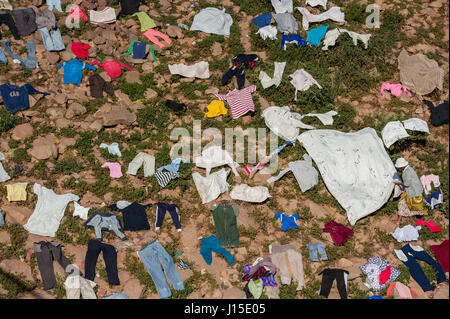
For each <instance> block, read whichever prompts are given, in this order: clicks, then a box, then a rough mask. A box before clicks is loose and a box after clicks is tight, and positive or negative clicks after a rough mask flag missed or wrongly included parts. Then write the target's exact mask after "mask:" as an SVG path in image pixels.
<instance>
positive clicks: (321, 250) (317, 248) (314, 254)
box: [307, 242, 328, 261]
mask: <svg viewBox="0 0 450 319" xmlns="http://www.w3.org/2000/svg"><path fill="white" fill-rule="evenodd" d="M307 248H308V250H309V259H311V261H319V258H318V257H319V256H318V254H320V260H328V256H327V252H326V251H325V247H324V246H323V245H322V243H319V242H317V243H315V244H311V243H309V244H308V246H307Z"/></svg>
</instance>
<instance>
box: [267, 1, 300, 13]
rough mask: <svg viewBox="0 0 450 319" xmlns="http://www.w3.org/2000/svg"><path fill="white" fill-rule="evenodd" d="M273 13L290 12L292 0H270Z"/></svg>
mask: <svg viewBox="0 0 450 319" xmlns="http://www.w3.org/2000/svg"><path fill="white" fill-rule="evenodd" d="M271 2H272V6H273V8H274V9H275V13H286V12H288V13H292V12H293V11H294V5H293V3H292V0H271Z"/></svg>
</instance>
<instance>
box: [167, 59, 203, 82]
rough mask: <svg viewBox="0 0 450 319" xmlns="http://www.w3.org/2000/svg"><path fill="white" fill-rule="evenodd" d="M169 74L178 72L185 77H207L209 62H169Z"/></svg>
mask: <svg viewBox="0 0 450 319" xmlns="http://www.w3.org/2000/svg"><path fill="white" fill-rule="evenodd" d="M168 67H169V71H170V74H179V75H182V76H184V77H187V78H199V79H208V78H209V63H208V62H206V61H201V62H198V63H195V64H193V65H185V64H181V63H180V64H169V65H168Z"/></svg>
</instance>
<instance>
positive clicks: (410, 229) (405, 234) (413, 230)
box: [391, 225, 422, 243]
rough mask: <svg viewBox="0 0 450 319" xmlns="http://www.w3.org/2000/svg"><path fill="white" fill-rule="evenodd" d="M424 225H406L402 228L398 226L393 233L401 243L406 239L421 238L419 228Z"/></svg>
mask: <svg viewBox="0 0 450 319" xmlns="http://www.w3.org/2000/svg"><path fill="white" fill-rule="evenodd" d="M421 228H422V227H420V226H416V227H414V226H412V225H406V226H404V227H402V228H399V227H397V228H396V229H395V231H394V232H393V233H392V234H391V235H392V237H394V238H395V239H396V240H397V241H398V242H399V243H401V242H404V241H416V240H417V239H419V230H420V229H421Z"/></svg>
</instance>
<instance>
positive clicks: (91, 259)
mask: <svg viewBox="0 0 450 319" xmlns="http://www.w3.org/2000/svg"><path fill="white" fill-rule="evenodd" d="M100 252H102V253H103V260H104V261H105V266H106V274H107V276H108V283H109V284H110V285H120V281H119V272H118V270H117V249H116V248H114V246H112V245H108V244H105V243H102V242H101V241H99V240H95V239H91V240H90V241H89V243H88V249H87V251H86V260H85V262H84V272H85V275H84V278H86V279H89V280H91V281H94V278H95V266H96V265H97V260H98V256H99V255H100Z"/></svg>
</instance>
